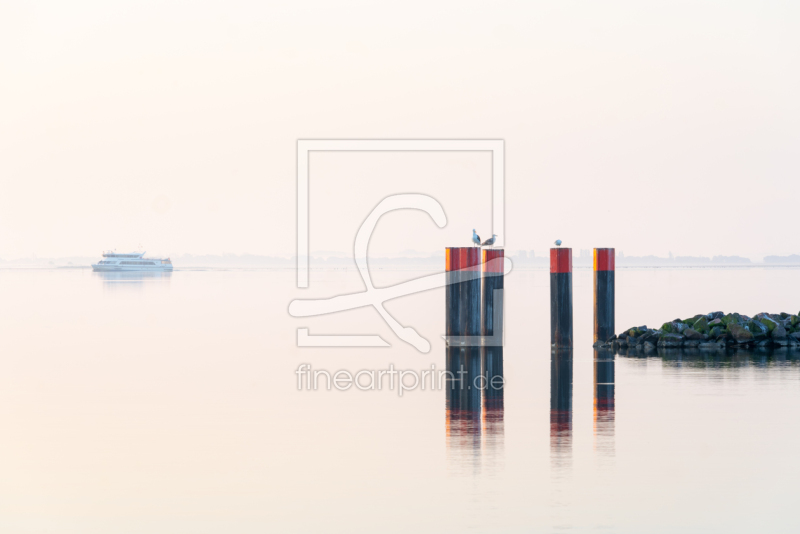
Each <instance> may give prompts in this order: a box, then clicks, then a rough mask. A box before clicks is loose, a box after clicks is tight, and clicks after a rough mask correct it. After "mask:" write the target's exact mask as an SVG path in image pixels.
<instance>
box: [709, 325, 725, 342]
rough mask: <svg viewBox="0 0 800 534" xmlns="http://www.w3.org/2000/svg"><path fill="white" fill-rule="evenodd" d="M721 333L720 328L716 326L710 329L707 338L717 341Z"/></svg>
mask: <svg viewBox="0 0 800 534" xmlns="http://www.w3.org/2000/svg"><path fill="white" fill-rule="evenodd" d="M722 332H723V330H722V328H720V326H719V325H717V326H714V327H713V328H712V329H711V331H710V332H709V333H708V336H709V337H711V338H713V339H717V338H718V337H719V336H720V335H722Z"/></svg>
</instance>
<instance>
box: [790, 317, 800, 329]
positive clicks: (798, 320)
mask: <svg viewBox="0 0 800 534" xmlns="http://www.w3.org/2000/svg"><path fill="white" fill-rule="evenodd" d="M790 317H791V322H792V323H791V324H792V326H797V323H800V317H798V316H797V315H791V316H790Z"/></svg>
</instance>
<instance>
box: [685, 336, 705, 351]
mask: <svg viewBox="0 0 800 534" xmlns="http://www.w3.org/2000/svg"><path fill="white" fill-rule="evenodd" d="M701 339H702V338H701ZM700 343H702V341H700V340H699V339H689V340H686V341H684V342H683V348H685V349H696V348H697V347H699V346H700Z"/></svg>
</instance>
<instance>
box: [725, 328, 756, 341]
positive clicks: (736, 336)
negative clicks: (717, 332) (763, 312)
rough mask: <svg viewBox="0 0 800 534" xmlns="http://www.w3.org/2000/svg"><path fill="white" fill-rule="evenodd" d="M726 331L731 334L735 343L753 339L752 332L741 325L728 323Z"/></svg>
mask: <svg viewBox="0 0 800 534" xmlns="http://www.w3.org/2000/svg"><path fill="white" fill-rule="evenodd" d="M728 331H729V332H730V333H731V336H733V340H734V341H736V342H737V343H748V342H750V341H753V333H752V332H750V331H748V330H747V329H746V328H745V327H743V326H741V325H738V324H729V325H728Z"/></svg>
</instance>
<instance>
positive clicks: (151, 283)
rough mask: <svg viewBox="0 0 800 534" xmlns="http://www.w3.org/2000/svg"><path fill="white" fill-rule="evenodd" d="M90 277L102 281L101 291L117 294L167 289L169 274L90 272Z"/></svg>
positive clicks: (170, 274)
mask: <svg viewBox="0 0 800 534" xmlns="http://www.w3.org/2000/svg"><path fill="white" fill-rule="evenodd" d="M92 276H93V277H94V278H97V279H99V280H101V281H102V283H103V290H104V291H108V292H112V293H117V292H120V293H122V292H139V291H143V290H144V289H145V288H146V287H147V288H166V287H169V283H170V279H171V277H172V273H171V272H146V271H119V272H109V271H106V272H103V271H95V272H92Z"/></svg>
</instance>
